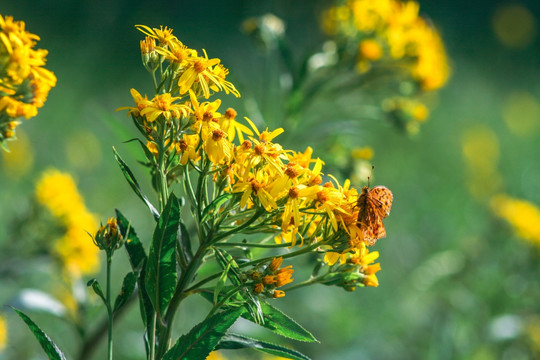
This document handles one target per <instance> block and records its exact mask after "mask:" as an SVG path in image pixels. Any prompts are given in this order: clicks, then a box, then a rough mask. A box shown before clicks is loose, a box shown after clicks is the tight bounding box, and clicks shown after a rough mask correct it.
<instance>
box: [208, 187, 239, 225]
mask: <svg viewBox="0 0 540 360" xmlns="http://www.w3.org/2000/svg"><path fill="white" fill-rule="evenodd" d="M232 197H233V194H228V193H227V194H223V195H221V196H219V197H218V198H216V199H215V200H214V201H212V202H211V203H210V205H208V206H207V207H205V208H204V210H203V212H202V217H201V222H204V221H206V220H208V218H209V217H210V216H212V215H214V214H215V213H216V212H218V211H219V209H220V208H221V207H222V206H223V205H225V204H226V203H227V202H228V201H229V200H230V199H231V198H232Z"/></svg>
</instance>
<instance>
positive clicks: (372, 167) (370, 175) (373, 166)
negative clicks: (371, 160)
mask: <svg viewBox="0 0 540 360" xmlns="http://www.w3.org/2000/svg"><path fill="white" fill-rule="evenodd" d="M373 170H375V165H371V174H369V176H368V178H367V186H368V188H369V187H370V186H369V182H370V180H371V178H372V177H373Z"/></svg>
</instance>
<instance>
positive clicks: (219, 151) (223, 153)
mask: <svg viewBox="0 0 540 360" xmlns="http://www.w3.org/2000/svg"><path fill="white" fill-rule="evenodd" d="M226 136H227V134H225V132H224V131H223V130H220V129H216V130H214V131H212V136H209V137H208V139H206V141H205V142H204V145H203V146H204V151H205V152H206V154H207V155H208V158H209V159H210V161H211V162H213V163H214V164H220V163H223V162H225V163H228V162H229V161H230V160H231V155H232V144H231V143H230V142H229V141H228V140H227V137H226Z"/></svg>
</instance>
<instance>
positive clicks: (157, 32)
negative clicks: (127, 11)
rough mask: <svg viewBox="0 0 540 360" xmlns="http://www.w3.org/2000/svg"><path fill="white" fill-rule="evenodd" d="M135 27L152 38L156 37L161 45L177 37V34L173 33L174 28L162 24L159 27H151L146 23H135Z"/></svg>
mask: <svg viewBox="0 0 540 360" xmlns="http://www.w3.org/2000/svg"><path fill="white" fill-rule="evenodd" d="M135 28H137V30H139V31H140V32H142V33H143V34H145V35H146V36H150V37H151V38H154V39H156V40H157V41H158V42H159V44H160V45H161V46H163V45H168V44H169V43H171V41H173V40H175V39H176V36H174V35H173V34H172V32H173V29H169V28H167V27H166V26H165V27H163V25H161V26H160V27H159V29H158V28H150V27H148V26H146V25H135Z"/></svg>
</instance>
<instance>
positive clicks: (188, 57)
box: [136, 25, 240, 99]
mask: <svg viewBox="0 0 540 360" xmlns="http://www.w3.org/2000/svg"><path fill="white" fill-rule="evenodd" d="M136 27H137V29H139V30H140V31H141V32H143V33H144V34H145V35H147V36H146V39H145V40H143V41H141V54H142V61H143V64H144V66H145V67H146V69H147V70H148V71H149V72H151V73H152V74H153V73H154V72H155V71H156V70H157V69H158V68H160V67H161V68H162V67H163V63H164V61H167V63H168V65H167V68H166V70H165V71H164V73H165V75H166V76H167V77H168V80H169V83H168V86H169V91H168V92H170V93H176V92H178V93H179V94H180V95H183V94H186V93H187V92H188V90H190V89H191V90H192V91H193V92H194V93H195V94H196V95H197V96H199V95H203V96H204V97H205V98H206V99H208V98H209V97H210V90H212V91H216V92H217V91H220V90H222V91H225V93H227V94H228V93H232V94H234V95H235V96H237V97H238V96H240V93H239V92H238V90H236V88H235V87H234V85H233V84H232V83H230V82H229V81H227V80H225V78H226V76H227V75H228V74H229V70H228V69H227V68H225V67H224V66H223V65H221V64H220V62H221V60H220V59H217V58H213V59H209V58H208V55H207V54H206V51H205V50H203V54H204V56H199V54H198V52H197V51H196V50H194V49H190V48H188V47H187V46H186V45H184V44H183V43H182V42H181V41H180V40H178V39H177V38H176V36H174V35H173V34H172V29H168V28H167V27H165V28H163V26H161V27H160V28H159V29H157V28H153V29H152V28H150V27H148V26H146V25H137V26H136ZM156 40H157V44H156ZM156 85H157V84H156Z"/></svg>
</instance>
